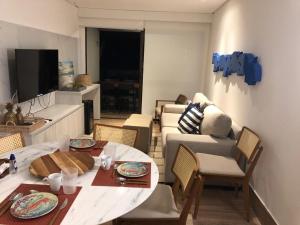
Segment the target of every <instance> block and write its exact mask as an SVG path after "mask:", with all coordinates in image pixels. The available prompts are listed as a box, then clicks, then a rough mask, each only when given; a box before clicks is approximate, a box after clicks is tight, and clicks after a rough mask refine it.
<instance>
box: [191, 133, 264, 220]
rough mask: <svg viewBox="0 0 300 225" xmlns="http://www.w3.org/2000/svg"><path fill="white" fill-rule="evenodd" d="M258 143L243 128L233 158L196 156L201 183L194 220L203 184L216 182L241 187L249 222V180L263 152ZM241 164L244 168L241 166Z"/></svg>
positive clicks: (252, 134)
mask: <svg viewBox="0 0 300 225" xmlns="http://www.w3.org/2000/svg"><path fill="white" fill-rule="evenodd" d="M260 143H261V140H260V138H259V136H258V135H257V134H256V133H255V132H254V131H252V130H250V129H249V128H247V127H243V129H242V131H241V133H240V135H239V138H238V140H237V142H236V145H235V147H234V150H235V152H234V153H235V156H234V157H232V158H231V157H225V156H217V155H210V154H204V153H197V154H196V157H197V158H198V160H199V165H200V166H199V173H200V175H201V176H202V178H203V182H202V183H201V186H200V189H199V193H198V199H197V200H196V205H195V211H194V218H196V217H197V214H198V210H199V204H200V197H201V194H202V191H203V186H204V182H205V181H208V180H217V181H225V182H230V183H231V184H234V185H235V186H236V187H238V188H239V187H242V190H243V198H244V204H245V212H246V219H247V221H249V216H250V199H249V195H250V193H249V180H250V177H251V175H252V173H253V170H254V168H255V166H256V163H257V161H258V159H259V157H260V155H261V153H262V151H263V147H262V146H261V145H260ZM241 164H242V165H244V166H241ZM241 167H244V169H241ZM244 171H245V172H244ZM237 190H238V189H237Z"/></svg>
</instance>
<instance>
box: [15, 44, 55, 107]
mask: <svg viewBox="0 0 300 225" xmlns="http://www.w3.org/2000/svg"><path fill="white" fill-rule="evenodd" d="M15 65H16V88H17V93H18V101H19V102H24V101H27V100H29V99H32V98H35V97H37V96H39V95H44V94H47V93H49V92H52V91H55V90H58V50H48V49H15Z"/></svg>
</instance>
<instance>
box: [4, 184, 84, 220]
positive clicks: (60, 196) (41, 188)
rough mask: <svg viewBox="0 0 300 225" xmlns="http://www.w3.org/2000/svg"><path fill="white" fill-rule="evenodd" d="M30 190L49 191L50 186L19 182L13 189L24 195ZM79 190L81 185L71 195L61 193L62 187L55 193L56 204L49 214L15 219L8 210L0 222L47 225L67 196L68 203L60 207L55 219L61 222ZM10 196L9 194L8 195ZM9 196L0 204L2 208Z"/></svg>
mask: <svg viewBox="0 0 300 225" xmlns="http://www.w3.org/2000/svg"><path fill="white" fill-rule="evenodd" d="M30 190H36V191H40V192H51V191H50V187H49V185H39V184H20V186H19V187H17V188H16V190H14V191H13V192H16V193H23V194H24V195H27V194H30V192H29V191H30ZM80 190H81V187H77V190H76V192H75V193H74V194H71V195H66V194H64V193H63V191H62V188H61V190H60V191H59V193H58V194H57V197H58V200H59V202H58V206H57V207H56V208H55V209H54V210H53V211H52V212H50V213H49V214H47V215H45V216H42V217H39V218H35V219H30V220H22V219H17V218H15V217H13V216H12V215H11V214H10V212H9V210H8V211H7V212H6V213H4V214H3V215H2V216H1V217H0V224H7V225H23V224H38V225H44V224H45V225H47V224H48V223H49V222H50V220H51V219H52V217H53V216H54V215H55V213H56V212H57V211H58V209H59V206H60V205H61V204H62V202H63V201H64V200H65V198H68V204H67V206H66V207H65V208H64V209H62V211H61V212H60V213H59V215H58V217H57V219H56V221H55V223H54V224H55V225H59V224H60V223H61V221H62V220H63V219H64V218H65V216H66V214H67V212H68V210H69V209H70V207H71V205H72V203H73V202H74V200H75V199H76V197H77V195H78V194H79V192H80ZM9 196H10V195H9ZM9 196H8V197H7V198H6V199H5V200H4V201H3V202H1V204H0V207H1V208H2V206H3V204H5V203H6V202H7V201H8V199H9Z"/></svg>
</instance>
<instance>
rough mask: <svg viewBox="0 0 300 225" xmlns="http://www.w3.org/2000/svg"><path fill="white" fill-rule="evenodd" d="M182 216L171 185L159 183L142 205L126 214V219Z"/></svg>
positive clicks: (174, 217)
mask: <svg viewBox="0 0 300 225" xmlns="http://www.w3.org/2000/svg"><path fill="white" fill-rule="evenodd" d="M179 217H180V212H179V211H178V209H177V207H176V204H175V200H174V197H173V193H172V189H171V187H170V186H169V185H164V184H158V185H157V187H156V189H155V190H154V192H153V193H152V195H151V196H150V197H149V198H148V199H147V200H146V201H145V202H144V203H142V204H141V205H140V206H138V207H137V208H135V209H134V210H132V211H130V212H129V213H127V214H125V215H124V216H122V217H121V218H126V219H139V218H142V219H147V218H149V219H150V218H151V219H155V218H157V219H176V218H179Z"/></svg>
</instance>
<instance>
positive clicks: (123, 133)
mask: <svg viewBox="0 0 300 225" xmlns="http://www.w3.org/2000/svg"><path fill="white" fill-rule="evenodd" d="M137 133H138V131H137V130H136V129H129V128H123V127H118V126H111V125H104V124H95V125H94V139H95V140H97V141H100V140H101V141H111V142H116V143H120V144H125V145H129V146H131V147H134V146H135V143H136V137H137Z"/></svg>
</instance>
